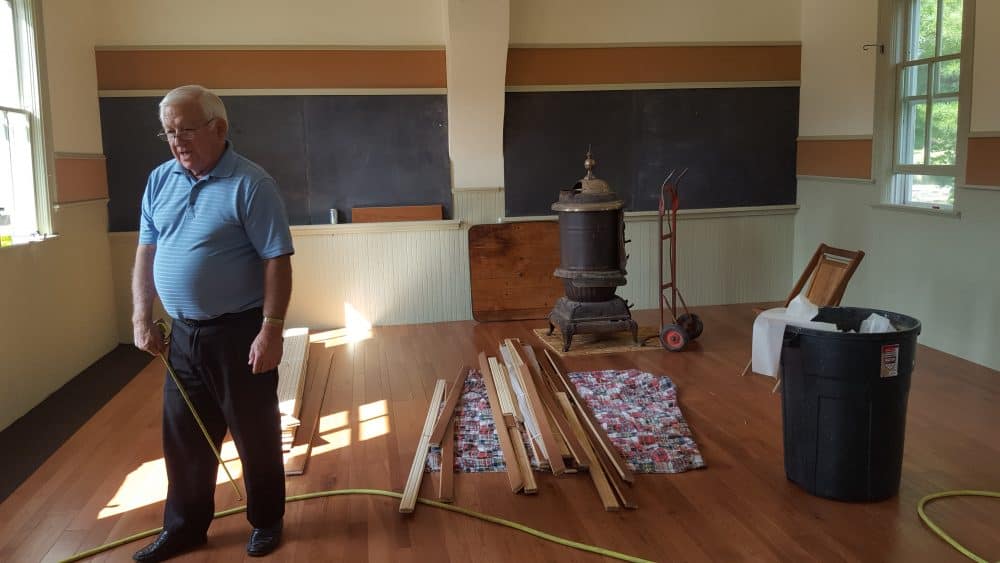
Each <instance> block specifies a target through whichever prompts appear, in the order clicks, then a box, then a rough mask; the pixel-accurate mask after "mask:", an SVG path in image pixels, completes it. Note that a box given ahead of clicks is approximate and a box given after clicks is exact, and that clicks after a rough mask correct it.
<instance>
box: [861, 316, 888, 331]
mask: <svg viewBox="0 0 1000 563" xmlns="http://www.w3.org/2000/svg"><path fill="white" fill-rule="evenodd" d="M858 332H860V333H861V334H866V333H872V332H896V327H894V326H892V323H891V322H890V321H889V319H887V318H885V317H883V316H882V315H880V314H878V313H872V314H871V315H868V318H867V319H865V320H863V321H861V330H860V331H858Z"/></svg>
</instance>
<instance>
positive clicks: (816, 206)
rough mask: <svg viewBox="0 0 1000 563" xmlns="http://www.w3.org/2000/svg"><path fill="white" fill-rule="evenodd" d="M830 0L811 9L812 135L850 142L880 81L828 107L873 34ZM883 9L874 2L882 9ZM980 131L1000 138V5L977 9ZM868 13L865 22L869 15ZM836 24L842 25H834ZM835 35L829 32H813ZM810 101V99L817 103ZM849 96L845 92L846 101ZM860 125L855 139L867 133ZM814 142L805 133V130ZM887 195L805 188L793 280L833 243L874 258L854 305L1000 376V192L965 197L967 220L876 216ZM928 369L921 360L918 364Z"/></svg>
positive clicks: (808, 86) (806, 83)
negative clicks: (916, 327) (913, 323)
mask: <svg viewBox="0 0 1000 563" xmlns="http://www.w3.org/2000/svg"><path fill="white" fill-rule="evenodd" d="M827 4H829V3H827V2H822V1H821V0H807V1H805V2H804V4H803V23H802V29H803V45H802V52H803V60H802V66H803V71H802V82H803V85H802V92H803V100H802V117H801V122H802V123H803V126H805V124H810V125H809V127H810V129H809V131H808V134H809V135H836V134H843V133H844V132H845V129H844V128H843V126H842V125H840V122H842V121H843V122H848V123H854V122H855V121H856V120H859V117H858V116H865V119H867V118H868V116H871V112H872V107H871V106H872V101H871V97H870V96H871V94H872V92H873V89H874V81H873V80H869V79H867V78H866V77H863V76H860V75H859V76H856V77H855V78H853V81H852V82H851V84H850V85H849V86H850V87H852V88H859V89H867V92H866V95H865V96H856V97H854V98H853V101H852V102H851V103H845V102H844V101H843V100H839V99H836V98H834V99H830V100H826V99H820V97H819V96H818V95H817V94H816V93H817V92H819V91H821V90H823V89H825V88H827V87H830V84H829V83H828V82H829V81H828V80H826V79H825V78H824V76H826V74H827V73H829V74H830V75H833V76H838V72H842V71H843V70H844V69H846V68H849V67H851V66H852V65H853V64H854V62H855V61H856V60H857V59H858V57H857V53H856V52H855V50H854V49H853V48H851V46H852V44H853V43H854V42H856V41H858V40H859V39H860V38H861V37H862V36H863V34H862V33H861V31H860V30H865V32H867V30H869V29H870V23H869V19H870V18H869V15H868V14H864V17H863V18H860V19H859V21H858V23H856V24H855V26H851V25H849V22H848V21H847V19H846V17H847V16H846V15H845V18H840V17H838V15H837V14H836V13H835V12H836V11H837V10H838V9H839V3H838V8H837V9H835V8H833V7H830V6H827ZM873 4H874V3H873ZM977 4H978V6H977V14H976V16H977V17H976V21H977V24H976V36H975V39H976V41H975V52H974V64H975V71H974V72H975V74H974V77H975V81H976V86H975V87H974V89H973V98H972V108H973V114H974V115H975V116H976V117H975V118H974V120H973V125H972V129H973V130H976V129H977V128H978V129H979V130H983V131H989V130H1000V121H996V113H997V110H998V109H1000V105H998V103H997V100H998V99H1000V82H998V76H1000V70H998V69H1000V66H998V65H997V64H996V61H997V59H998V57H1000V50H998V49H997V45H998V44H997V40H996V37H998V36H1000V17H998V16H1000V12H998V10H997V3H996V2H991V1H985V0H980V1H979V2H977ZM863 12H864V10H861V9H860V8H859V10H858V11H857V13H856V14H855V16H856V17H857V16H860V15H861V14H862V13H863ZM831 22H832V23H833V25H831ZM827 27H828V28H829V31H828V32H827V33H819V32H815V33H814V32H810V31H809V30H814V29H819V28H827ZM807 92H810V94H808V98H807ZM841 94H842V95H843V93H841ZM861 125H862V123H861V122H860V120H859V121H858V123H857V125H852V129H851V130H852V131H853V130H855V129H860V126H861ZM803 132H804V133H805V131H803ZM879 199H880V187H879V186H877V185H872V184H864V183H849V182H840V181H815V180H805V179H800V181H799V183H798V203H799V206H800V210H799V213H798V215H797V216H796V218H795V236H794V239H795V246H794V261H793V268H792V271H793V272H800V271H801V270H802V268H803V267H804V266H805V264H806V262H807V261H808V260H809V257H810V256H811V255H812V253H813V252H814V251H815V249H816V246H817V245H818V244H819V243H821V242H826V243H828V244H832V245H834V246H840V247H845V248H859V249H862V250H864V251H865V252H866V253H867V255H866V257H865V259H864V262H863V263H862V264H861V267H860V268H859V270H858V272H857V273H856V274H855V277H854V279H852V281H851V283H850V285H849V287H848V290H847V293H846V295H845V297H844V300H843V304H844V305H856V306H864V307H873V308H882V309H888V310H890V311H896V312H899V313H903V314H907V315H911V316H914V317H917V318H918V319H920V320H921V322H922V323H923V332H922V334H921V336H920V338H919V342H921V343H923V344H926V345H928V346H932V347H934V348H938V349H940V350H943V351H945V352H948V353H951V354H955V355H958V356H961V357H963V358H966V359H969V360H972V361H974V362H978V363H981V364H984V365H986V366H989V367H992V368H994V369H1000V349H998V348H997V346H996V342H997V341H998V340H1000V292H998V291H997V288H998V287H1000V251H998V250H997V245H996V241H997V240H1000V191H989V190H972V189H960V190H959V193H958V197H957V203H956V208H957V209H958V210H959V211H960V212H961V217H960V218H957V219H956V218H949V217H944V216H933V215H929V214H922V213H915V212H902V211H894V210H887V209H882V208H875V207H872V206H873V205H874V204H877V203H879ZM917 361H918V362H919V361H920V360H919V358H918V359H917Z"/></svg>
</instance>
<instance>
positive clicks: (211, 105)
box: [160, 84, 229, 123]
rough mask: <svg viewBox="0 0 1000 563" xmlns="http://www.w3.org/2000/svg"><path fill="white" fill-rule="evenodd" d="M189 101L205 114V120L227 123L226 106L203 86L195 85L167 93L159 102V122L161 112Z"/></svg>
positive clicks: (161, 118)
mask: <svg viewBox="0 0 1000 563" xmlns="http://www.w3.org/2000/svg"><path fill="white" fill-rule="evenodd" d="M189 101H191V102H198V105H200V106H201V110H202V112H203V113H204V114H205V119H221V120H223V121H225V122H226V123H229V118H228V117H227V116H226V106H225V104H223V103H222V100H221V99H219V97H218V96H216V95H215V94H213V93H212V92H211V91H210V90H208V89H207V88H205V87H204V86H199V85H197V84H189V85H187V86H179V87H177V88H174V89H173V90H171V91H169V92H167V95H166V96H163V99H162V100H160V121H163V112H164V110H165V109H166V108H167V107H168V106H173V105H177V104H182V103H184V102H189Z"/></svg>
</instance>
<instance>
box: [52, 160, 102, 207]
mask: <svg viewBox="0 0 1000 563" xmlns="http://www.w3.org/2000/svg"><path fill="white" fill-rule="evenodd" d="M104 160H105V159H104V157H103V156H101V157H99V158H80V157H59V156H57V157H56V186H57V188H58V194H57V196H56V203H70V202H74V201H88V200H92V199H103V198H106V197H108V169H107V167H106V166H105V162H104Z"/></svg>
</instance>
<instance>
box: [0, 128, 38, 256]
mask: <svg viewBox="0 0 1000 563" xmlns="http://www.w3.org/2000/svg"><path fill="white" fill-rule="evenodd" d="M6 122H7V132H8V135H9V136H8V142H9V145H8V146H9V151H10V166H11V171H10V178H11V180H12V181H13V190H12V191H13V200H14V201H13V204H12V205H11V208H12V210H13V214H12V217H13V222H12V225H13V227H14V236H15V237H18V236H27V235H30V234H31V233H33V232H35V230H36V229H37V228H38V225H37V220H36V219H37V218H36V216H35V177H34V170H33V166H32V160H31V129H30V127H31V125H30V122H29V121H28V116H26V115H24V114H21V113H7V120H6ZM0 154H2V153H0Z"/></svg>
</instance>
